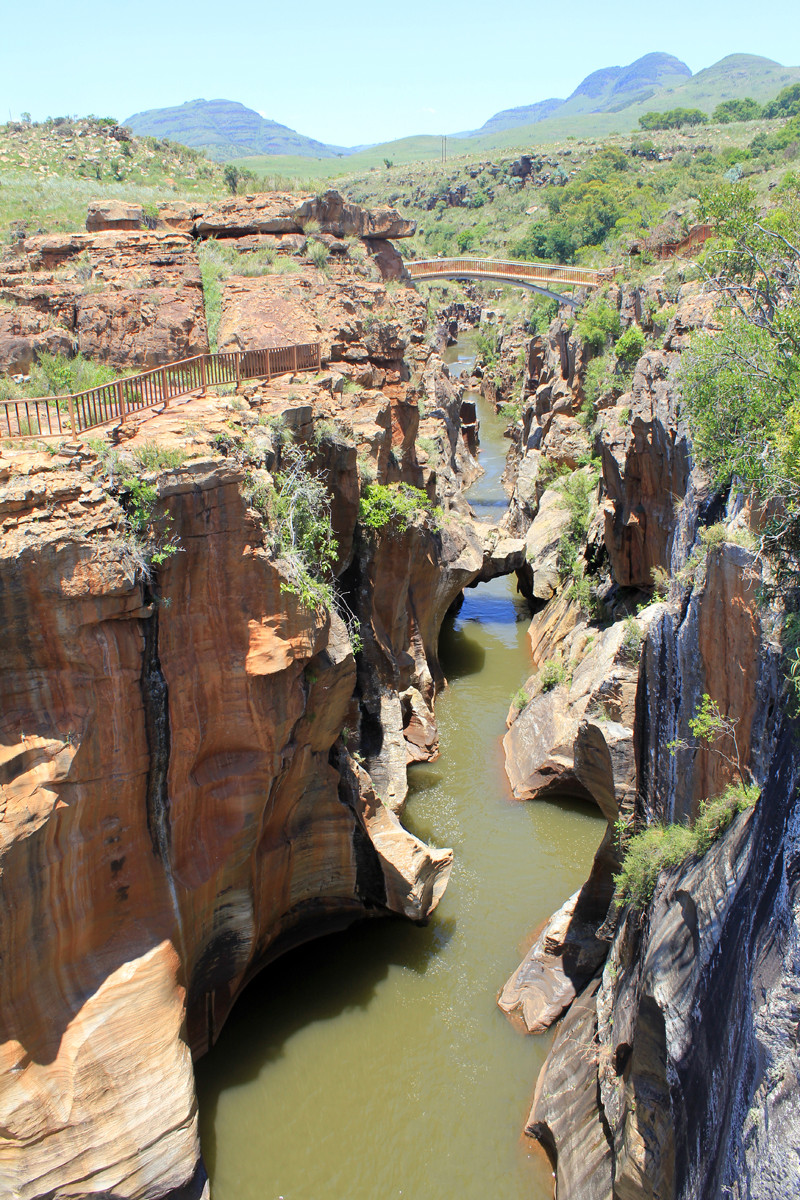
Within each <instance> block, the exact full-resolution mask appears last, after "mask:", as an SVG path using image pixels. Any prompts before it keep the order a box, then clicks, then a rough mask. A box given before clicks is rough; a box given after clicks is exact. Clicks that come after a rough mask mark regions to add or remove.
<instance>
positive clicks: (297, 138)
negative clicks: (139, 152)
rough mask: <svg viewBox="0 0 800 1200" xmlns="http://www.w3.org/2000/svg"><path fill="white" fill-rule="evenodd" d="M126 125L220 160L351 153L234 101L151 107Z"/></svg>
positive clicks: (308, 156)
mask: <svg viewBox="0 0 800 1200" xmlns="http://www.w3.org/2000/svg"><path fill="white" fill-rule="evenodd" d="M125 124H126V125H128V126H129V127H130V128H131V129H132V130H133V132H134V133H136V134H138V135H139V136H150V137H158V138H168V139H169V140H170V141H171V142H180V143H181V144H182V145H184V146H193V147H194V148H195V149H198V150H205V152H206V154H207V155H208V156H209V158H213V159H215V160H216V161H217V162H227V160H228V159H230V158H241V157H244V156H248V155H254V154H291V155H293V156H297V157H301V158H335V157H336V156H337V155H339V154H348V153H350V151H348V150H346V149H345V148H344V147H343V146H328V145H326V144H325V143H324V142H317V141H315V140H314V139H313V138H309V137H305V136H304V135H303V134H302V133H297V132H295V130H294V129H289V128H288V126H286V125H279V124H278V122H277V121H270V120H267V119H266V118H265V117H262V116H261V115H260V114H259V113H257V112H255V111H254V110H253V109H252V108H246V107H245V105H244V104H239V103H237V102H236V101H235V100H188V101H187V102H186V103H185V104H179V105H177V106H176V107H174V108H151V109H148V110H147V111H146V112H140V113H134V114H133V116H132V117H128V119H127V120H126V121H125Z"/></svg>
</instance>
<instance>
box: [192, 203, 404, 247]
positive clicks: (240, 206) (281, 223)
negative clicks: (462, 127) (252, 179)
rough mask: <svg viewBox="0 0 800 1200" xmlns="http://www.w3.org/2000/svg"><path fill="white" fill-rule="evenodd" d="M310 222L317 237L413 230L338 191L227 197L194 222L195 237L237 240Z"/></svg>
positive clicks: (387, 211)
mask: <svg viewBox="0 0 800 1200" xmlns="http://www.w3.org/2000/svg"><path fill="white" fill-rule="evenodd" d="M311 221H316V222H317V223H318V224H319V227H320V230H321V231H322V233H330V234H334V235H335V236H336V237H358V238H381V239H384V238H401V237H411V236H412V234H413V233H414V232H415V230H416V225H415V223H414V222H413V221H406V220H405V219H404V218H403V217H401V216H400V215H399V213H397V212H396V211H395V210H394V209H393V208H378V209H365V208H361V206H360V205H358V204H350V203H348V202H347V201H346V200H345V199H344V198H343V197H342V196H341V195H340V194H339V193H338V192H336V191H327V192H325V193H324V195H322V196H308V195H306V196H303V195H298V194H297V193H294V192H264V193H260V194H258V195H253V196H232V197H231V198H230V199H229V200H223V201H222V203H221V204H219V205H217V206H216V207H215V208H211V209H208V210H207V211H206V212H204V213H203V215H202V216H200V217H198V218H197V220H196V221H195V226H194V231H195V233H197V234H199V235H200V236H201V237H209V236H212V235H213V236H214V237H241V236H243V235H245V234H253V233H302V232H303V229H304V227H305V226H306V225H307V224H309V223H310V222H311Z"/></svg>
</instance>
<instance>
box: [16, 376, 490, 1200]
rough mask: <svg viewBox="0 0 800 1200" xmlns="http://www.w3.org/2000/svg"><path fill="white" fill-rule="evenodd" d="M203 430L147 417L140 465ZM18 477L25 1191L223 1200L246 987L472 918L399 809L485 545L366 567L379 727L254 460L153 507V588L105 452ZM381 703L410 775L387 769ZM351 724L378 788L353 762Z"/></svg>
mask: <svg viewBox="0 0 800 1200" xmlns="http://www.w3.org/2000/svg"><path fill="white" fill-rule="evenodd" d="M255 390H256V389H253V391H254V392H255ZM327 394H328V396H329V397H332V396H333V395H334V394H335V393H332V392H329V393H327ZM383 402H384V405H388V400H387V399H386V398H385V397H384V401H383ZM198 403H201V404H202V405H203V406H204V407H205V408H206V409H208V416H207V417H205V418H204V419H203V422H202V426H203V427H204V429H202V430H201V432H202V433H203V435H204V436H205V429H210V430H213V429H214V427H215V422H214V419H213V417H214V411H213V410H214V405H217V406H218V407H219V408H220V411H219V412H218V413H217V416H216V427H217V428H221V429H224V428H229V425H228V424H226V420H225V418H226V416H227V417H228V418H230V416H233V415H235V416H236V417H237V418H239V419H240V420H242V421H243V420H244V418H245V417H246V416H249V413H247V412H245V413H238V412H235V410H230V408H229V405H228V403H227V401H226V400H225V399H224V398H222V399H216V400H211V399H210V398H209V399H208V400H206V401H203V402H198ZM305 407H306V408H307V409H308V411H309V414H310V413H311V412H312V409H313V406H311V405H307V406H305ZM301 409H303V405H299V406H298V405H297V404H296V403H295V407H294V409H292V408H291V405H290V406H289V408H288V409H287V411H295V412H300V410H301ZM311 419H312V418H311V416H310V415H309V418H308V421H307V422H306V423H304V422H296V423H295V425H296V428H297V430H298V433H299V435H300V436H302V435H303V431H304V429H305V428H306V426H307V425H308V424H309V423H310V422H311ZM186 420H187V417H186V416H185V415H183V416H182V415H181V414H180V412H178V411H176V410H172V409H170V410H168V411H167V412H166V413H164V414H161V415H159V416H156V417H150V418H148V419H146V420H145V421H144V422H143V424H141V425H140V426H139V427H138V429H137V430H134V433H135V437H134V439H133V440H132V441H128V442H126V443H125V446H126V449H125V450H124V451H123V453H129V452H130V451H129V449H127V448H128V447H134V448H135V446H136V444H137V439H138V441H139V442H140V443H141V442H142V441H146V440H148V439H150V438H153V437H156V438H158V437H161V436H164V433H165V431H167V430H172V431H174V432H173V433H172V436H173V437H175V436H177V435H179V433H180V431H181V430H182V429H185V423H186ZM252 420H253V428H254V429H259V428H262V427H261V426H259V425H258V423H257V420H256V416H255V414H253V418H252ZM208 436H211V435H210V434H209V435H208ZM184 437H185V432H184ZM329 444H330V446H331V451H330V453H328V451H326V450H325V448H324V444H323V443H320V450H319V453H320V456H321V457H320V463H321V464H323V465H324V466H325V467H326V468H327V469H328V470H329V472H330V478H331V480H332V484H333V485H334V486H337V487H338V489H339V490H340V491H341V492H342V500H341V503H340V508H339V517H338V520H339V521H340V522H341V524H342V525H343V527H345V526H347V524H348V522H350V523H351V533H350V541H351V547H352V542H353V534H352V525H354V524H355V508H354V505H353V504H352V503H351V501H349V500H348V499H347V495H348V493H347V488H346V487H345V486H344V484H343V482H342V478H343V477H345V476H347V475H348V473H350V474H351V475H352V476H353V477H354V478H355V477H356V463H355V448H354V447H353V453H352V456H348V454H347V453H346V452H345V448H344V447H342V448H341V449H336V446H337V443H336V442H335V441H332V442H330V443H329ZM70 453H74V452H70ZM15 463H16V465H17V469H18V473H17V474H15V475H11V474H10V473H9V472H6V476H7V479H6V483H7V486H6V488H5V491H4V492H3V493H2V496H0V503H1V504H2V507H0V519H2V520H3V542H2V553H3V557H2V563H1V564H0V575H1V576H2V580H3V588H2V604H3V617H4V620H5V622H6V625H7V627H8V630H9V634H10V636H9V637H8V638H7V639H6V641H5V642H4V646H3V654H4V655H5V659H4V661H3V670H2V675H1V676H0V678H1V679H2V685H1V686H2V692H3V695H2V713H3V721H4V729H5V739H4V740H5V741H6V752H5V754H4V762H5V765H4V775H3V805H4V811H3V821H2V824H0V831H1V836H2V846H1V848H0V853H1V854H2V867H3V873H2V888H3V896H4V899H3V904H2V906H1V907H2V917H0V944H2V946H3V955H4V961H6V962H7V963H8V964H9V967H8V969H6V970H4V973H3V978H2V983H1V984H0V988H1V989H2V1005H1V1007H2V1014H3V1022H4V1028H3V1034H4V1037H3V1043H4V1045H5V1051H4V1055H5V1057H4V1059H3V1067H4V1070H5V1072H6V1073H5V1075H4V1080H3V1087H2V1101H0V1107H1V1108H2V1115H3V1127H4V1130H5V1131H6V1137H5V1139H4V1141H3V1146H2V1149H0V1155H2V1162H3V1171H4V1177H5V1178H8V1179H10V1180H12V1181H13V1186H14V1188H15V1191H16V1193H17V1194H18V1195H20V1196H21V1197H26V1198H27V1200H34V1197H40V1196H44V1195H47V1194H53V1193H54V1192H56V1191H60V1192H63V1193H64V1194H66V1193H67V1192H69V1193H70V1194H78V1193H80V1194H84V1193H88V1192H91V1193H92V1194H95V1193H98V1192H100V1191H103V1192H107V1193H109V1194H112V1193H113V1194H114V1195H115V1196H125V1197H137V1198H138V1197H148V1198H149V1197H158V1196H164V1195H167V1194H171V1193H172V1192H173V1191H177V1190H178V1189H180V1188H181V1187H184V1186H188V1185H189V1183H190V1181H193V1180H194V1181H195V1182H194V1183H192V1187H195V1186H196V1189H197V1194H199V1193H200V1191H201V1190H202V1185H203V1177H204V1176H203V1168H202V1163H201V1162H200V1159H199V1148H198V1142H197V1128H196V1103H195V1100H194V1091H193V1083H192V1074H191V1057H192V1055H197V1054H202V1053H203V1051H204V1050H205V1049H206V1048H207V1047H208V1045H209V1044H210V1043H211V1042H212V1041H213V1040H214V1038H215V1037H216V1035H217V1033H218V1032H219V1029H220V1028H221V1026H222V1024H223V1022H224V1020H225V1018H226V1016H227V1014H228V1012H229V1011H230V1008H231V1005H232V1004H233V1002H234V1000H235V997H236V996H237V994H238V993H239V991H240V990H241V988H242V987H243V986H244V984H245V983H246V981H247V980H248V979H249V978H250V977H251V976H252V974H253V973H254V972H255V971H256V970H258V968H259V967H260V966H261V965H263V963H265V962H267V961H269V959H270V958H271V957H274V956H275V955H276V954H277V953H280V952H281V951H282V950H283V949H285V948H287V947H288V946H291V945H292V944H293V943H295V942H297V941H298V940H303V939H305V938H307V937H309V936H312V935H314V934H317V933H322V932H326V931H328V930H331V929H334V928H338V927H341V926H342V925H343V924H347V923H348V922H350V921H352V920H354V919H356V918H358V917H362V916H364V915H370V914H372V915H380V914H381V913H383V912H387V911H393V912H397V913H399V914H402V915H404V916H406V917H409V918H411V919H413V920H417V921H418V920H424V919H425V918H426V916H427V914H428V913H429V912H430V911H431V909H432V908H433V907H435V905H436V903H437V902H438V900H439V898H440V896H441V894H442V891H443V890H444V886H445V884H446V881H447V877H448V874H449V871H450V865H451V861H452V855H451V854H450V852H449V851H446V850H445V851H439V850H436V851H434V850H430V849H429V848H428V847H426V846H424V844H423V843H421V842H420V841H419V840H418V839H416V838H414V837H412V836H411V835H410V834H408V833H407V831H405V830H404V829H403V828H402V826H401V825H400V823H399V821H398V820H397V818H396V816H395V815H394V814H393V813H392V812H390V811H389V809H388V807H387V806H386V805H385V804H384V803H383V801H382V799H381V798H380V797H381V796H385V798H386V800H387V803H388V802H392V803H393V805H394V806H395V807H399V806H400V802H401V800H402V794H401V793H402V791H403V788H404V772H405V761H406V744H408V745H413V746H415V747H416V748H417V749H418V750H419V749H424V751H425V753H434V752H435V725H434V724H432V711H431V704H432V698H433V695H434V693H435V682H434V679H433V676H435V675H436V673H437V672H436V667H435V663H436V643H437V638H438V624H439V623H440V622H441V619H442V617H443V615H444V612H445V611H446V608H447V607H448V605H449V604H450V602H451V600H452V599H453V597H454V595H455V594H456V593H457V591H458V589H459V587H460V586H462V585H463V583H464V582H468V581H469V580H470V579H471V578H472V577H473V576H474V575H475V574H476V573H477V572H478V571H479V569H480V567H481V565H482V562H483V547H482V546H481V545H480V544H476V545H474V546H473V544H472V542H471V541H470V540H469V535H468V532H466V531H462V530H461V526H460V525H459V524H458V522H456V524H455V526H454V528H453V531H452V532H451V531H449V530H448V528H447V527H445V528H444V529H443V530H442V531H441V532H438V533H437V532H434V531H433V530H431V529H428V528H426V526H425V524H424V522H423V523H421V524H417V525H415V526H413V527H411V528H409V530H408V531H407V532H406V533H405V534H404V535H403V536H402V538H401V540H400V543H399V546H400V556H399V557H398V555H397V550H398V542H397V540H396V538H394V537H392V536H391V535H390V534H389V533H388V532H387V535H386V536H385V537H384V536H382V535H381V536H379V537H378V539H377V541H376V543H375V545H374V546H372V547H371V548H370V549H369V550H368V552H367V553H366V555H365V554H364V552H363V551H359V559H358V561H359V564H360V565H359V567H358V571H359V572H360V574H361V575H362V576H363V579H364V581H365V582H364V587H363V588H362V595H363V596H364V597H365V603H366V604H367V607H365V608H364V609H363V610H362V612H363V616H364V618H365V620H366V621H367V622H369V627H370V635H369V638H368V639H367V640H368V642H369V645H370V647H371V649H369V650H368V651H367V652H365V655H364V656H363V657H364V659H365V662H364V664H363V665H362V666H361V667H360V668H359V671H360V676H361V682H360V686H363V688H364V695H363V697H362V698H361V700H359V699H356V697H355V688H356V683H357V679H356V666H355V662H354V659H353V655H352V651H351V647H350V643H349V640H348V637H347V633H346V630H345V628H344V626H343V625H342V623H341V621H340V620H339V619H338V617H336V616H335V615H334V616H331V617H326V616H324V615H322V614H318V613H314V612H310V611H309V610H307V609H305V608H303V606H302V605H301V603H300V602H299V600H298V599H297V598H296V597H295V596H294V595H292V594H291V593H287V592H285V591H284V590H282V585H283V584H285V582H286V576H285V574H284V571H283V568H282V566H281V564H280V563H279V562H276V561H275V560H274V558H273V557H272V556H271V554H270V552H269V551H268V549H267V547H266V545H265V536H264V530H263V528H262V526H261V520H260V517H259V516H258V514H257V513H256V512H255V511H254V510H251V509H248V507H247V504H246V502H245V500H244V498H243V495H242V483H243V470H242V468H241V466H240V465H239V460H237V459H236V457H235V456H232V457H230V458H228V459H220V458H219V456H218V454H217V456H216V457H213V456H212V457H206V458H194V459H192V458H190V459H189V460H188V461H187V462H186V463H185V464H184V465H183V466H182V467H179V468H175V469H173V470H170V471H168V472H162V473H161V474H160V475H158V476H157V477H156V478H155V479H154V480H153V482H154V486H156V487H157V489H158V494H159V497H160V500H159V503H160V505H161V506H162V507H163V509H164V510H167V511H168V512H169V513H170V515H171V517H172V522H173V524H172V526H171V532H170V536H174V537H176V538H177V539H179V545H180V547H181V550H180V553H178V554H177V555H175V556H174V557H173V558H172V559H170V560H169V561H168V563H167V564H165V565H164V567H163V568H161V569H160V570H159V572H158V576H157V580H156V581H154V582H153V583H152V584H150V583H148V582H147V580H146V579H145V578H144V577H143V576H142V574H141V572H140V570H139V567H138V566H137V563H138V562H139V561H140V560H138V559H137V554H136V552H135V547H133V546H132V543H131V542H130V540H129V538H128V537H127V535H126V533H125V523H124V516H123V512H122V510H121V509H120V507H119V504H118V503H117V502H116V500H115V499H114V497H113V495H112V494H110V492H109V488H108V485H107V484H103V483H102V481H101V480H100V479H99V477H98V476H97V475H96V474H95V472H96V467H97V463H96V461H95V460H94V458H93V456H92V454H91V453H90V452H88V451H85V452H79V453H78V454H77V455H76V456H75V457H74V458H65V457H63V456H62V457H59V456H57V457H56V458H51V457H50V456H49V455H45V454H41V455H28V456H27V457H25V456H24V455H22V456H18V458H17V459H16V460H15ZM67 464H71V465H67ZM20 468H22V471H20ZM334 481H336V482H335V483H334ZM356 496H357V490H356ZM348 514H349V515H348ZM350 558H351V561H354V559H353V550H352V549H351V552H350ZM341 565H342V568H344V565H345V564H344V563H342V564H341ZM349 569H351V570H353V569H354V568H353V567H352V566H351V568H349ZM403 588H405V590H404V591H403ZM156 592H157V595H156ZM370 654H372V655H373V660H370V659H369V655H370ZM379 660H382V662H383V664H384V665H383V666H382V667H381V668H380V669H381V672H382V673H381V676H380V678H378V677H372V676H371V669H372V668H371V667H370V661H374V662H375V664H377V663H378V661H379ZM429 664H430V665H429ZM375 669H376V670H377V669H378V668H377V665H376V668H375ZM370 689H371V690H370ZM401 691H402V696H401V694H400V692H401ZM415 692H416V694H417V696H418V702H415V700H414V693H415ZM367 693H368V694H367ZM370 697H375V698H377V700H378V709H377V710H376V711H377V712H378V713H379V714H380V715H381V716H385V719H386V727H387V733H386V739H385V747H383V746H382V747H376V746H375V745H374V744H370V743H369V735H370V731H369V728H368V726H369V721H368V719H367V718H368V714H369V712H370V711H371V710H370V704H371V703H372V700H371V698H370ZM360 704H361V705H362V706H363V707H362V708H361V709H360V708H359V705H360ZM354 710H355V716H354V715H353V713H354ZM359 712H363V713H364V714H366V715H365V716H364V717H361V718H359V715H358V714H359ZM426 720H429V722H430V724H429V727H428V729H427V731H425V732H424V733H423V735H422V736H419V730H420V728H422V727H424V725H425V721H426ZM345 723H347V724H352V725H356V724H358V726H359V736H360V738H361V745H362V750H364V751H369V753H368V755H367V761H368V763H369V764H370V765H372V764H374V766H375V776H374V778H370V776H369V775H367V773H366V771H364V770H363V769H362V768H361V767H360V766H359V765H358V764H357V763H356V762H355V761H354V760H353V759H352V758H351V757H350V755H349V754H348V752H347V750H346V748H345V747H344V745H343V744H342V742H341V739H340V738H339V735H340V733H341V730H342V728H343V726H344V725H345ZM395 724H396V727H397V728H396V735H395ZM406 727H407V728H408V729H409V742H408V743H406V741H405V739H404V728H406ZM426 737H427V738H428V744H427V745H426V743H425V738H426ZM415 739H416V740H415ZM351 744H354V745H357V744H358V742H356V743H351ZM393 780H396V781H397V786H396V788H395V792H394V794H393V795H392V794H391V787H390V786H388V785H390V784H391V782H392V781H393ZM32 880H35V881H36V882H35V885H34V886H32V885H31V881H32ZM12 962H13V964H14V966H13V969H12V968H11V966H10V964H11V963H12ZM65 1111H66V1114H67V1115H66V1118H65V1115H64V1114H65ZM139 1129H141V1132H137V1131H138V1130H139ZM145 1131H146V1132H145ZM192 1194H194V1192H192Z"/></svg>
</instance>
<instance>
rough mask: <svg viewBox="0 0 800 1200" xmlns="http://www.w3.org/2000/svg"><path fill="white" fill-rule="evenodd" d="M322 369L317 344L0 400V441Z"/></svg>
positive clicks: (185, 363) (80, 427)
mask: <svg viewBox="0 0 800 1200" xmlns="http://www.w3.org/2000/svg"><path fill="white" fill-rule="evenodd" d="M321 365H322V347H321V345H320V343H319V342H304V343H301V344H298V345H294V346H270V347H265V348H264V349H263V350H242V351H239V350H236V351H233V352H231V353H229V354H197V355H195V356H194V357H193V358H182V359H179V360H178V362H174V363H168V364H167V365H166V366H163V367H154V368H153V369H152V370H150V371H144V372H142V374H141V375H128V376H127V377H126V378H124V379H115V380H113V381H112V382H111V383H104V384H101V385H100V386H99V387H96V388H89V390H88V391H86V392H77V393H76V394H75V395H72V396H44V397H42V398H40V399H36V400H22V399H21V400H2V401H0V437H4V438H11V439H14V438H25V437H58V436H59V435H62V436H63V435H64V434H71V435H72V437H73V439H75V438H77V436H78V434H79V433H84V432H85V431H86V430H87V429H96V428H97V427H98V426H100V425H107V424H108V423H109V421H123V420H124V419H125V418H126V417H127V416H130V415H131V414H132V413H137V412H141V411H142V410H144V409H147V408H155V407H156V405H158V404H163V405H164V407H165V408H166V407H168V405H169V402H170V400H174V399H176V398H177V397H178V396H186V395H188V394H189V393H191V392H196V391H200V390H201V389H204V388H206V387H210V386H213V385H214V384H220V383H237V384H238V383H239V382H240V381H241V380H242V379H262V378H266V379H272V378H273V377H274V376H276V375H288V374H293V373H294V372H295V371H318V370H319V369H320V366H321Z"/></svg>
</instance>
